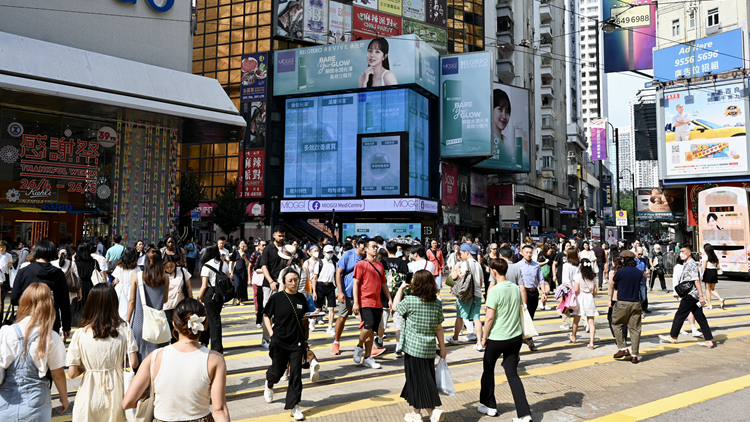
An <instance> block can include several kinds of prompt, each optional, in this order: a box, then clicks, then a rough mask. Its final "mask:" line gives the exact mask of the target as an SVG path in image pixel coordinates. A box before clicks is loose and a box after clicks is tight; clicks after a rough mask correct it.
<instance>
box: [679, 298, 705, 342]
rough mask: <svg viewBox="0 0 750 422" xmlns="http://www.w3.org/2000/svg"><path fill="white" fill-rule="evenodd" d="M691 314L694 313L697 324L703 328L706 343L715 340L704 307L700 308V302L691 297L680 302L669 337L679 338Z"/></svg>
mask: <svg viewBox="0 0 750 422" xmlns="http://www.w3.org/2000/svg"><path fill="white" fill-rule="evenodd" d="M690 312H692V313H693V316H694V317H695V322H697V323H698V325H699V326H700V327H701V331H702V332H703V338H704V339H705V340H706V341H710V340H713V339H714V335H713V334H711V327H709V326H708V320H707V319H706V315H705V314H704V313H703V307H702V306H699V305H698V301H697V300H696V299H695V298H694V297H692V296H690V295H687V296H685V297H683V298H682V300H681V301H680V307H679V308H677V313H675V314H674V320H673V321H672V330H671V331H670V332H669V335H671V336H672V337H674V338H677V336H678V335H680V329H681V328H682V324H683V323H684V322H685V319H686V318H687V317H688V315H690Z"/></svg>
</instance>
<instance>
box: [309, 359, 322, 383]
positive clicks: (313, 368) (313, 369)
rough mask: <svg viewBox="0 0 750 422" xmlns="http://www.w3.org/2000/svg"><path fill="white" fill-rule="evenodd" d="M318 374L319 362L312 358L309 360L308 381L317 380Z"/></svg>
mask: <svg viewBox="0 0 750 422" xmlns="http://www.w3.org/2000/svg"><path fill="white" fill-rule="evenodd" d="M319 376H320V364H319V363H318V361H317V360H315V359H313V360H312V361H311V362H310V382H318V377H319Z"/></svg>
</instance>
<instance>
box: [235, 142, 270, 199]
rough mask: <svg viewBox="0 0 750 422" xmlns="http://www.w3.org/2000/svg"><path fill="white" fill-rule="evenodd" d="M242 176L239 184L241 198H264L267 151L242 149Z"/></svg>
mask: <svg viewBox="0 0 750 422" xmlns="http://www.w3.org/2000/svg"><path fill="white" fill-rule="evenodd" d="M240 163H242V164H241V166H240V169H241V173H240V177H239V179H238V181H237V185H238V187H239V189H240V197H241V198H263V196H264V189H263V187H264V182H265V180H264V166H265V151H264V150H262V149H256V150H248V151H240Z"/></svg>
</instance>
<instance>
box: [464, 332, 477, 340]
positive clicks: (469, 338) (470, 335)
mask: <svg viewBox="0 0 750 422" xmlns="http://www.w3.org/2000/svg"><path fill="white" fill-rule="evenodd" d="M466 340H467V341H477V335H476V333H470V334H467V335H466Z"/></svg>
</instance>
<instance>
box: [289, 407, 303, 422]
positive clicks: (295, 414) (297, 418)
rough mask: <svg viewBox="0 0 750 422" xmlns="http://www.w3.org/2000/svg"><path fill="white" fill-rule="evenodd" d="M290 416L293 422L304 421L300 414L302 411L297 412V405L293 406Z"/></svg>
mask: <svg viewBox="0 0 750 422" xmlns="http://www.w3.org/2000/svg"><path fill="white" fill-rule="evenodd" d="M291 416H292V417H293V418H294V420H295V421H304V420H305V415H303V414H302V411H301V410H299V405H297V406H294V410H292V414H291Z"/></svg>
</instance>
